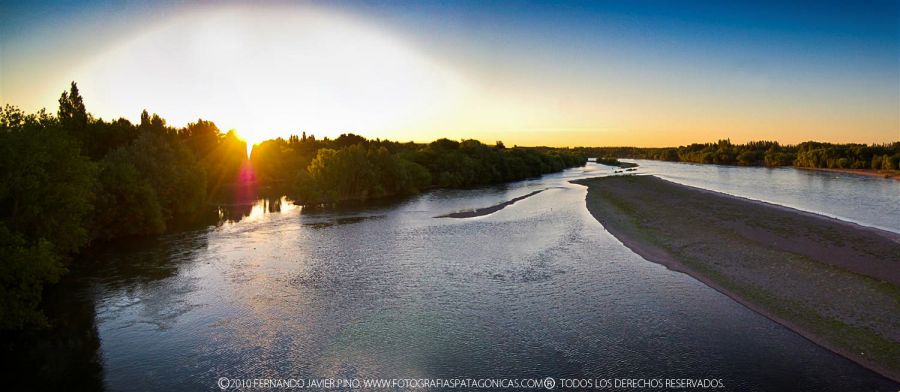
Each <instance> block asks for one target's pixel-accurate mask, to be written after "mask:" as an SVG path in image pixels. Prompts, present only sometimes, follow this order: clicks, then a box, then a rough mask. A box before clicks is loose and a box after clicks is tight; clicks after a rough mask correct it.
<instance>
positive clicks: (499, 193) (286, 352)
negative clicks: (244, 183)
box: [23, 162, 900, 391]
mask: <svg viewBox="0 0 900 392" xmlns="http://www.w3.org/2000/svg"><path fill="white" fill-rule="evenodd" d="M641 164H642V165H644V166H642V168H641V170H640V172H652V173H657V174H662V175H663V176H664V177H667V178H671V179H673V180H676V181H679V182H684V183H688V184H692V185H698V186H702V187H708V188H712V189H716V190H724V191H727V192H729V193H735V194H740V195H744V196H748V197H755V198H760V199H766V200H770V201H773V202H778V203H783V204H787V205H791V206H795V207H798V208H804V207H808V209H811V210H815V211H821V212H829V213H833V214H834V215H836V216H842V217H846V218H849V219H853V220H856V221H860V222H863V223H868V224H871V225H875V226H881V227H887V228H892V229H895V230H896V229H898V228H897V227H896V226H897V225H898V222H900V219H898V217H897V211H896V209H894V210H891V209H890V208H888V207H890V206H888V207H884V206H883V205H882V204H879V203H882V201H883V198H884V197H888V198H889V199H890V198H893V199H892V200H893V201H894V203H893V204H891V206H893V207H896V200H897V197H896V196H897V193H896V191H897V188H896V182H894V183H890V184H891V185H884V184H886V183H889V182H888V181H883V180H882V181H881V182H878V181H874V180H873V181H869V180H868V179H867V180H862V179H858V178H856V177H849V176H843V177H841V176H838V177H837V178H835V179H832V178H831V176H832V175H830V174H829V175H824V174H820V173H812V172H803V173H802V174H797V173H792V172H791V169H784V171H783V172H782V171H768V172H765V173H764V174H753V173H750V174H747V173H749V172H751V171H759V170H767V169H757V168H728V169H727V170H725V169H721V168H719V169H706V168H703V167H699V168H694V167H689V166H687V165H675V164H669V163H661V162H641ZM722 170H725V171H726V173H725V174H722ZM612 171H613V169H612V168H609V167H606V166H602V165H596V164H593V163H591V164H588V165H587V166H586V167H584V168H576V169H570V170H567V171H566V172H564V173H559V174H553V175H547V176H544V177H542V178H540V179H534V180H528V181H522V182H517V183H512V184H507V185H504V186H497V187H491V188H482V189H475V190H440V191H434V192H429V193H426V194H423V195H419V196H417V197H414V198H411V199H407V200H404V201H399V202H394V203H391V204H385V205H379V206H371V207H368V208H360V209H345V210H340V211H310V210H305V209H303V208H300V207H296V206H293V205H291V204H290V203H288V202H287V201H284V200H282V201H278V200H268V201H266V200H263V201H260V202H259V203H257V204H256V205H254V206H252V207H251V206H248V207H247V208H246V209H244V210H240V211H237V212H234V211H232V212H231V213H230V214H226V216H227V217H229V219H225V221H224V222H223V223H222V224H220V225H217V226H213V227H209V228H206V229H201V230H195V231H188V232H182V233H177V234H171V235H166V236H163V237H161V238H157V239H153V240H147V241H143V242H139V243H127V244H121V245H119V246H115V247H110V248H108V249H105V250H103V251H98V252H97V253H96V254H94V255H92V256H91V257H90V260H83V261H82V262H81V263H79V266H78V267H77V268H76V269H75V271H73V272H72V273H71V274H70V275H68V276H67V278H66V279H65V280H64V282H62V284H60V285H59V287H57V288H56V289H55V290H53V291H52V292H51V293H49V295H48V300H47V302H48V310H47V312H48V313H49V314H50V317H51V320H53V321H54V323H55V324H54V325H56V327H55V332H54V333H55V338H53V339H51V340H50V341H49V342H46V343H44V344H43V345H40V346H39V347H38V348H36V349H35V350H34V353H32V354H30V355H29V356H28V358H26V359H25V360H24V361H23V363H24V364H26V365H27V367H29V368H34V364H35V363H39V364H40V367H39V368H40V369H41V375H40V377H41V380H42V381H43V382H46V383H47V384H46V385H53V384H54V383H56V382H60V380H61V382H63V383H64V385H66V388H65V389H66V390H72V389H86V390H92V389H107V390H114V391H120V390H122V391H124V390H147V391H170V390H215V389H218V387H217V380H218V379H219V378H220V377H227V378H232V379H240V378H295V379H309V378H346V379H352V378H358V379H363V378H421V377H427V378H541V379H542V378H545V377H555V378H642V379H650V378H713V379H720V380H721V381H722V383H723V384H724V386H725V387H726V390H729V391H731V390H738V391H750V390H752V391H770V390H771V391H775V390H793V391H815V390H884V391H896V390H897V389H898V385H897V384H896V383H893V382H891V381H889V380H887V379H885V378H883V377H880V376H878V375H877V374H875V373H873V372H871V371H868V370H866V369H864V368H862V367H860V366H858V365H856V364H854V363H853V362H851V361H849V360H846V359H844V358H842V357H840V356H838V355H835V354H833V353H831V352H829V351H827V350H825V349H823V348H821V347H819V346H817V345H815V344H813V343H811V342H809V341H807V340H805V339H803V338H802V337H800V336H799V335H797V334H795V333H792V332H791V331H789V330H787V329H785V328H784V327H782V326H780V325H779V324H776V323H774V322H772V321H770V320H768V319H766V318H765V317H762V316H760V315H758V314H756V313H754V312H752V311H750V310H748V309H746V308H744V307H743V306H741V305H739V304H737V303H736V302H734V301H733V300H731V299H729V298H728V297H726V296H724V295H722V294H720V293H718V292H716V291H715V290H713V289H710V288H708V287H706V286H704V285H703V284H701V283H699V282H697V281H696V280H694V279H692V278H690V277H689V276H687V275H684V274H681V273H676V272H672V271H669V270H667V269H666V268H665V267H663V266H660V265H657V264H654V263H651V262H648V261H646V260H644V259H642V258H641V257H640V256H637V255H636V254H634V253H632V252H631V251H630V250H629V249H627V248H626V247H624V246H623V245H622V244H621V243H620V242H619V241H618V240H616V238H615V237H613V236H611V235H610V234H609V233H608V232H606V231H605V230H604V228H603V227H602V226H601V225H600V224H599V223H598V222H597V221H596V220H594V219H593V217H591V216H590V214H589V213H588V211H587V209H586V207H585V203H584V199H585V193H586V189H585V188H584V187H582V186H578V185H573V184H570V183H569V182H568V181H569V180H572V179H576V178H585V177H594V176H598V175H609V174H611V173H612ZM709 171H712V172H715V173H719V174H718V177H715V176H712V175H709V174H708V172H709ZM697 173H699V174H697ZM773 173H776V174H773ZM782 173H783V174H782ZM809 176H812V177H817V176H824V177H825V178H813V179H807V177H809ZM751 178H752V179H753V180H752V181H750V180H748V179H751ZM767 178H768V179H775V180H777V181H779V182H778V183H779V184H783V183H782V182H781V181H786V182H787V184H788V185H789V186H788V188H787V190H785V186H784V185H772V186H769V187H760V184H759V182H765V179H767ZM734 183H739V184H737V185H736V184H734ZM860 184H862V185H860ZM885 187H886V188H885ZM883 188H884V189H887V190H884V189H883ZM542 189H543V190H544V191H543V192H541V193H538V194H535V195H534V196H531V197H529V198H526V199H523V200H521V201H518V202H516V203H515V204H513V205H511V206H508V207H506V208H505V209H502V210H500V211H498V212H496V213H493V214H490V215H486V216H482V217H476V218H468V219H453V218H435V216H438V215H443V214H446V213H451V212H456V211H461V210H466V209H474V208H479V207H487V206H491V205H494V204H498V203H501V202H503V201H506V200H509V199H512V198H515V197H518V196H522V195H525V194H528V193H530V192H533V191H536V190H542ZM772 189H776V190H784V191H783V192H780V191H779V192H774V191H772ZM835 189H840V194H839V195H838V196H834V197H837V198H838V199H828V198H829V197H831V196H827V194H830V193H831V192H837V191H835ZM891 192H894V193H891ZM810 193H812V194H820V195H819V196H817V197H813V198H810V197H807V195H809V194H810ZM822 193H824V194H826V195H824V196H823V195H821V194H822ZM791 195H795V196H794V198H793V199H792V198H791V197H792V196H791ZM846 195H850V196H852V200H855V201H856V202H858V203H859V204H857V205H859V206H862V205H865V206H872V207H873V208H881V210H880V212H862V211H858V210H859V209H860V207H854V206H850V207H846V208H840V209H838V208H837V207H835V209H831V207H829V206H828V203H833V202H834V201H835V200H837V201H841V200H843V199H842V198H843V197H845V196H846ZM885 195H886V196H885ZM768 198H771V199H768ZM829 200H831V201H829ZM882 207H884V208H882ZM885 216H887V217H885ZM892 217H893V218H892ZM26 365H23V366H26Z"/></svg>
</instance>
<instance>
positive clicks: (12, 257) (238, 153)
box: [0, 82, 586, 331]
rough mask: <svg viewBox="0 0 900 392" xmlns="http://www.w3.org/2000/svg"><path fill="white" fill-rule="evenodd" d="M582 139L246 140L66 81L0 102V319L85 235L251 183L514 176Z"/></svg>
mask: <svg viewBox="0 0 900 392" xmlns="http://www.w3.org/2000/svg"><path fill="white" fill-rule="evenodd" d="M585 162H586V158H584V156H582V155H581V154H580V153H576V152H573V151H569V150H566V149H552V148H522V147H514V148H506V147H505V146H504V145H503V143H501V142H497V143H496V145H493V146H488V145H484V144H482V143H480V142H478V141H476V140H463V141H453V140H448V139H441V140H437V141H435V142H432V143H428V144H417V143H411V142H410V143H399V142H393V141H387V140H380V139H375V140H369V139H366V138H363V137H361V136H358V135H353V134H345V135H341V136H340V137H338V138H336V139H333V140H331V139H328V138H324V139H316V138H315V137H314V136H306V134H303V135H302V136H291V137H289V138H288V139H286V140H285V139H274V140H268V141H265V142H263V143H261V144H259V145H258V146H256V147H255V148H254V149H253V151H252V153H251V156H250V157H249V159H248V157H247V145H246V142H244V141H243V140H241V139H240V138H239V137H238V135H237V134H236V133H235V132H234V131H233V130H232V131H228V132H222V131H221V130H220V129H219V128H218V127H216V125H215V124H214V123H213V122H211V121H206V120H202V119H198V120H197V121H196V122H193V123H190V124H188V125H186V126H184V127H180V128H179V127H171V126H169V125H167V124H166V121H165V120H164V119H163V118H162V117H160V116H159V115H157V114H150V113H148V112H147V111H146V110H144V111H143V113H142V114H141V118H140V122H139V123H137V124H134V123H132V122H130V121H129V120H127V119H124V118H120V119H116V120H112V121H107V120H104V119H101V118H96V117H94V116H93V115H91V114H90V113H89V112H88V111H87V109H86V108H85V105H84V100H83V98H82V96H81V94H80V92H79V91H78V86H77V84H76V83H74V82H73V83H72V84H71V86H70V88H69V89H68V90H67V91H64V92H63V93H62V94H61V96H60V99H59V109H58V111H57V113H56V114H55V115H54V114H51V113H48V112H47V111H46V110H40V111H38V112H36V113H25V112H24V111H22V110H20V109H19V108H16V107H14V106H10V105H6V106H4V107H3V108H2V109H0V176H2V181H0V331H11V330H22V329H25V328H35V327H40V326H44V325H46V319H45V317H44V316H43V314H42V313H41V312H40V310H39V305H40V301H41V295H42V291H43V288H44V286H45V285H47V284H52V283H55V282H57V281H58V280H59V278H60V277H61V276H62V275H63V274H64V273H65V272H66V270H67V268H66V267H67V266H68V265H69V263H70V262H71V261H72V260H73V256H75V255H77V254H78V252H79V251H83V250H84V249H85V247H87V246H88V245H89V244H91V243H96V242H103V241H110V240H114V239H118V238H123V237H136V236H152V235H157V234H160V233H164V232H166V231H170V230H172V229H175V228H180V227H184V226H186V225H191V224H197V223H198V222H200V223H205V222H210V221H214V220H215V219H217V218H220V217H221V214H222V211H221V208H220V207H219V206H218V205H217V204H218V203H217V201H218V200H222V199H225V198H227V196H228V195H229V194H233V193H235V192H234V189H235V187H240V186H245V185H248V184H247V183H248V182H249V183H250V184H249V185H252V186H254V187H261V188H265V189H268V190H269V192H274V193H275V194H284V195H288V196H289V197H291V198H292V199H293V200H295V201H296V202H297V203H299V204H329V203H337V202H342V201H349V200H363V201H365V200H370V199H374V198H381V197H389V196H401V195H409V194H413V193H416V192H420V191H423V190H426V189H431V188H439V187H445V188H458V187H473V186H479V185H486V184H493V183H499V182H504V181H513V180H519V179H524V178H527V177H533V176H538V175H541V174H543V173H549V172H554V171H560V170H563V169H565V168H568V167H573V166H578V165H584V164H585Z"/></svg>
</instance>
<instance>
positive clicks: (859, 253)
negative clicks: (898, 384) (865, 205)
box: [573, 176, 900, 381]
mask: <svg viewBox="0 0 900 392" xmlns="http://www.w3.org/2000/svg"><path fill="white" fill-rule="evenodd" d="M573 182H574V183H577V184H581V185H586V186H587V187H588V194H587V207H588V210H590V212H591V214H592V215H593V216H594V217H595V218H596V219H597V220H598V221H600V223H602V224H603V226H604V227H605V228H606V229H607V230H609V231H610V233H612V234H613V235H614V236H616V237H617V238H618V239H619V240H620V241H622V243H623V244H625V246H627V247H629V248H630V249H632V250H633V251H634V252H635V253H637V254H639V255H641V256H643V257H644V258H646V259H648V260H650V261H654V262H657V263H660V264H663V265H665V266H667V267H668V268H670V269H672V270H676V271H681V272H685V273H687V274H689V275H691V276H693V277H695V278H696V279H698V280H700V281H702V282H704V283H705V284H707V285H709V286H710V287H712V288H714V289H716V290H718V291H720V292H722V293H724V294H726V295H728V296H729V297H731V298H733V299H735V300H736V301H738V302H739V303H741V304H743V305H745V306H747V307H748V308H750V309H752V310H754V311H756V312H758V313H761V314H763V315H765V316H767V317H769V318H770V319H772V320H775V321H776V322H778V323H780V324H782V325H784V326H786V327H788V328H790V329H792V330H793V331H795V332H797V333H799V334H800V335H802V336H804V337H806V338H807V339H809V340H811V341H813V342H815V343H818V344H820V345H822V346H824V347H826V348H828V349H830V350H832V351H834V352H836V353H839V354H841V355H843V356H845V357H847V358H850V359H852V360H854V361H856V362H857V363H860V364H862V365H863V366H866V367H868V368H870V369H872V370H875V371H877V372H879V373H881V374H883V375H885V376H887V377H890V378H892V379H894V380H897V381H900V235H897V234H895V233H891V232H886V231H882V230H878V229H874V228H869V227H864V226H860V225H857V224H854V223H849V222H844V221H840V220H837V219H833V218H829V217H825V216H821V215H817V214H812V213H808V212H803V211H798V210H794V209H791V208H787V207H782V206H776V205H772V204H768V203H764V202H758V201H752V200H748V199H743V198H739V197H734V196H730V195H725V194H721V193H717V192H712V191H707V190H702V189H697V188H692V187H688V186H684V185H679V184H675V183H672V182H669V181H665V180H662V179H659V178H657V177H652V176H615V177H602V178H593V179H587V180H578V181H573Z"/></svg>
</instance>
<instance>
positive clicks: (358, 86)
mask: <svg viewBox="0 0 900 392" xmlns="http://www.w3.org/2000/svg"><path fill="white" fill-rule="evenodd" d="M172 59H179V61H172ZM82 74H83V76H82V77H81V78H79V81H81V80H84V81H85V82H84V84H85V85H89V86H91V90H92V91H91V94H92V96H93V97H94V98H93V99H92V100H93V101H94V102H97V103H98V104H100V105H102V107H101V108H98V109H100V110H101V111H102V112H107V113H118V114H119V115H121V114H122V113H132V112H135V113H139V112H140V110H141V109H143V108H145V107H147V108H148V109H149V110H150V111H151V112H156V113H159V114H160V115H161V116H163V117H164V118H166V119H167V120H168V121H169V123H170V124H174V125H178V124H186V123H187V122H189V121H194V120H196V119H197V116H198V114H199V115H200V116H202V117H203V118H205V119H210V120H213V121H215V122H216V124H218V125H219V126H220V127H222V128H223V129H228V128H234V129H236V130H238V131H239V132H240V134H241V135H242V137H243V138H245V139H246V140H247V141H248V148H250V146H252V144H253V143H259V142H261V141H263V140H266V139H270V138H273V137H278V136H281V137H286V136H287V135H289V134H298V133H300V132H301V131H306V132H307V133H314V134H316V135H319V136H332V137H333V136H337V135H338V134H340V133H343V132H359V133H365V132H366V131H374V130H385V129H397V128H403V127H409V126H410V124H416V123H417V122H421V121H422V120H423V119H429V118H432V117H434V116H435V111H436V110H443V109H445V108H448V107H453V106H454V105H455V102H458V101H460V100H461V99H462V98H461V94H462V91H463V90H464V89H465V86H464V85H465V82H464V80H463V78H461V77H460V76H459V75H457V74H455V73H454V72H451V71H450V70H448V69H447V68H446V67H444V66H442V64H440V63H439V62H436V61H433V60H432V59H430V58H429V57H427V56H424V55H422V54H421V53H419V52H418V51H417V50H414V49H412V47H411V46H410V45H408V44H407V43H406V42H404V41H403V40H400V39H398V38H397V37H394V36H392V35H391V34H389V33H388V32H385V31H381V30H379V29H377V28H374V27H372V26H369V25H366V24H365V23H363V22H361V21H360V20H356V19H354V18H352V17H349V16H346V15H338V14H334V13H329V12H325V11H322V10H318V9H314V8H310V7H300V6H281V7H269V8H264V9H250V8H245V7H234V8H229V9H225V10H221V9H218V10H215V11H210V10H206V11H203V12H201V11H197V12H193V13H187V14H185V15H182V16H180V17H176V18H174V19H171V20H168V21H165V22H162V23H160V24H159V25H158V26H156V27H154V28H151V29H148V30H146V31H145V32H143V33H141V34H139V35H137V36H134V37H130V38H128V39H125V40H123V42H122V43H121V44H119V45H117V46H116V47H114V48H113V49H112V50H109V51H107V52H106V53H103V54H101V55H99V56H97V58H96V59H95V60H94V61H92V62H91V63H89V64H88V65H87V66H86V67H85V68H84V69H83V71H82ZM381 136H385V135H381Z"/></svg>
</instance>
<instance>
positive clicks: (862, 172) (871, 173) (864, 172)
mask: <svg viewBox="0 0 900 392" xmlns="http://www.w3.org/2000/svg"><path fill="white" fill-rule="evenodd" d="M797 169H799V170H814V171H821V172H831V173H846V174H856V175H859V176H867V177H878V178H890V179H894V180H900V170H874V169H826V168H821V167H797Z"/></svg>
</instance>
